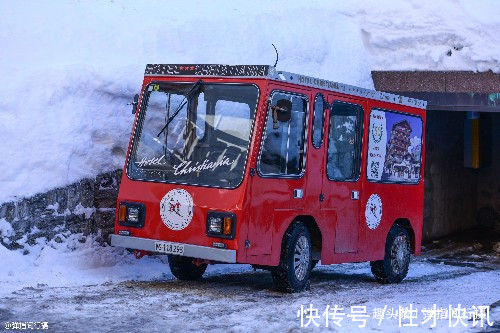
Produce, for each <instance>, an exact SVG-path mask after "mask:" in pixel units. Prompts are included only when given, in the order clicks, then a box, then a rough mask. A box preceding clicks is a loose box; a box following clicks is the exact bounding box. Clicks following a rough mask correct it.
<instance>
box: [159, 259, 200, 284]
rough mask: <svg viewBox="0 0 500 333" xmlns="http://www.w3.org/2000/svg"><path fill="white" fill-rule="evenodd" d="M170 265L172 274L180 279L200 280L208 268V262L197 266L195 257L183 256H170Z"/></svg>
mask: <svg viewBox="0 0 500 333" xmlns="http://www.w3.org/2000/svg"><path fill="white" fill-rule="evenodd" d="M168 265H169V266H170V270H171V271H172V274H174V276H175V277H176V278H178V279H179V280H187V281H190V280H198V279H199V278H201V277H202V276H203V273H205V270H206V269H207V264H201V265H199V266H197V265H196V264H195V263H194V259H193V258H189V257H181V256H173V255H169V256H168Z"/></svg>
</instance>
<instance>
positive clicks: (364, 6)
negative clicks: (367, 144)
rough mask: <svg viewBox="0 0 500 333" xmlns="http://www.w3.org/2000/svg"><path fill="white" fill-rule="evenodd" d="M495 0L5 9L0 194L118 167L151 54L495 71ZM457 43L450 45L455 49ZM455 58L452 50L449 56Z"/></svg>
mask: <svg viewBox="0 0 500 333" xmlns="http://www.w3.org/2000/svg"><path fill="white" fill-rule="evenodd" d="M499 11H500V3H499V2H498V1H495V0H490V1H488V0H483V1H479V2H478V1H473V2H472V1H467V0H462V1H453V0H443V1H434V2H420V1H406V2H403V1H395V0H394V1H390V0H385V1H383V2H380V1H376V2H374V1H360V2H331V1H316V2H302V1H295V2H289V1H273V2H266V1H262V0H261V1H252V2H234V3H233V2H226V1H212V2H206V1H201V0H193V1H184V2H182V3H175V4H172V3H169V2H160V1H147V2H145V3H142V2H136V1H132V0H123V1H107V2H97V3H86V2H80V1H76V0H74V1H66V2H51V3H41V2H38V1H34V0H28V1H22V2H7V1H4V2H1V4H0V43H1V44H2V48H1V49H0V84H1V86H2V90H1V91H0V148H1V149H2V151H7V152H8V154H7V156H6V158H4V159H3V160H2V166H3V168H2V171H3V172H2V173H1V175H0V184H1V187H2V191H1V192H0V203H2V202H6V201H9V200H13V199H15V198H19V197H23V196H30V195H33V194H35V193H38V192H43V191H46V190H49V189H52V188H54V187H57V186H64V185H67V184H69V183H72V182H74V181H77V180H79V179H81V178H83V177H94V176H95V175H96V174H98V173H100V172H104V171H109V170H113V169H116V168H121V167H122V166H123V162H124V156H125V152H126V149H127V145H128V139H129V133H130V130H131V126H132V121H133V115H132V114H131V112H130V107H129V106H126V103H127V102H129V101H131V100H132V96H133V95H134V94H135V93H137V92H138V91H139V89H140V86H141V83H142V76H143V72H144V68H145V65H146V64H147V63H227V64H274V61H275V52H274V49H273V47H272V46H271V43H274V44H275V45H276V46H277V48H278V51H279V62H278V68H279V69H283V70H287V71H291V72H297V73H302V74H306V75H310V76H316V77H322V78H327V79H331V80H335V81H339V82H344V83H348V84H352V85H357V86H362V87H365V88H373V83H372V81H371V76H370V71H371V70H415V69H421V70H473V71H485V70H493V71H495V72H500V67H499V54H500V35H499V34H498V31H500V19H499V18H498V15H496V13H498V12H499ZM450 52H451V53H450ZM448 54H450V55H448Z"/></svg>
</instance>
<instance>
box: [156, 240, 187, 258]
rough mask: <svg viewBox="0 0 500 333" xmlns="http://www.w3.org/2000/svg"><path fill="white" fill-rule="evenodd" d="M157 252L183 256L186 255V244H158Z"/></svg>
mask: <svg viewBox="0 0 500 333" xmlns="http://www.w3.org/2000/svg"><path fill="white" fill-rule="evenodd" d="M155 251H156V252H162V253H168V254H176V255H179V256H182V255H184V244H175V243H170V242H156V243H155Z"/></svg>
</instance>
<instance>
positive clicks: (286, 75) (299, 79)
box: [144, 64, 427, 109]
mask: <svg viewBox="0 0 500 333" xmlns="http://www.w3.org/2000/svg"><path fill="white" fill-rule="evenodd" d="M144 76H219V77H220V76H226V77H258V78H267V79H270V80H276V81H283V82H289V83H295V84H298V85H303V86H308V87H314V88H318V89H324V90H330V91H334V92H339V93H344V94H348V95H353V96H359V97H364V98H369V99H375V100H379V101H383V102H388V103H395V104H400V105H406V106H411V107H415V108H419V109H425V108H426V106H427V102H426V101H424V100H420V99H416V98H410V97H405V96H400V95H395V94H390V93H386V92H382V91H376V90H371V89H365V88H361V87H355V86H350V85H348V84H344V83H339V82H334V81H329V80H324V79H318V78H314V77H310V76H305V75H301V74H294V73H290V72H285V71H278V70H276V68H274V66H269V65H213V64H182V65H181V64H167V65H164V64H148V65H147V66H146V71H145V72H144Z"/></svg>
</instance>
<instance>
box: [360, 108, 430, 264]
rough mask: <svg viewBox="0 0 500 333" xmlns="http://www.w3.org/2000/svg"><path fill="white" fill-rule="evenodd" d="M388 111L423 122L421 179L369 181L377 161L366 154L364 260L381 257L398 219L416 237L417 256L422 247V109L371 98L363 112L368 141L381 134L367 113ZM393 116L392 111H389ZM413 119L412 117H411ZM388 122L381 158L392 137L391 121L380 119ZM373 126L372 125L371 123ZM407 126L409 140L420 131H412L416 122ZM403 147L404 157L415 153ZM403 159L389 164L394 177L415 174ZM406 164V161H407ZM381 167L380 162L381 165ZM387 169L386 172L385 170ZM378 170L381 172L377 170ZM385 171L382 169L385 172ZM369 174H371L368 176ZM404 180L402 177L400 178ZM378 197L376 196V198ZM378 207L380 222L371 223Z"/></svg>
mask: <svg viewBox="0 0 500 333" xmlns="http://www.w3.org/2000/svg"><path fill="white" fill-rule="evenodd" d="M373 109H376V110H387V111H388V110H390V111H394V112H396V113H397V114H400V115H402V117H403V118H399V119H403V120H404V118H405V117H406V116H405V114H407V115H410V116H411V115H413V116H418V117H419V119H418V120H419V121H420V119H421V121H422V134H421V139H422V141H421V168H420V170H418V175H419V177H420V180H419V181H418V183H415V184H401V183H397V182H396V181H395V180H394V179H396V178H394V179H393V180H387V181H384V182H374V181H371V180H368V179H367V177H369V176H367V175H368V174H367V173H369V172H374V170H372V168H371V166H372V162H374V161H375V162H376V160H373V159H372V160H370V159H369V157H368V156H366V159H365V160H364V164H365V170H364V174H363V179H364V181H363V193H362V196H361V220H362V223H361V225H360V241H361V251H362V252H363V253H365V255H364V257H365V258H366V259H365V260H379V259H382V258H383V256H384V246H385V241H386V237H387V234H388V232H389V230H390V228H391V227H392V225H393V224H394V223H395V222H396V221H397V220H406V221H409V223H410V224H411V226H412V229H413V232H414V235H415V238H414V241H413V242H412V247H413V248H414V253H415V254H416V255H418V254H419V253H420V248H421V244H420V243H421V239H422V223H423V196H424V166H425V110H420V109H415V108H410V107H405V106H401V105H394V104H389V103H383V102H379V101H370V103H369V104H368V110H367V114H366V117H365V118H366V122H367V125H368V126H367V127H369V130H368V131H367V133H365V134H366V135H367V144H368V142H369V141H368V140H370V136H375V137H376V138H377V139H378V138H379V136H380V135H381V134H380V133H379V130H378V129H377V128H374V127H379V126H378V125H377V120H376V119H374V117H372V119H370V112H371V111H372V110H373ZM391 115H392V114H391ZM412 119H413V118H412ZM382 121H385V122H386V124H387V127H389V128H385V127H384V128H383V130H384V131H386V133H382V134H383V135H382V137H383V140H385V141H386V142H388V143H387V144H386V145H385V148H386V150H387V151H386V152H385V153H384V154H383V155H384V157H385V156H387V154H388V153H389V150H390V149H391V148H390V146H391V145H393V144H390V143H389V141H391V136H394V135H395V134H393V133H392V132H393V127H394V124H393V123H391V121H390V120H383V119H382ZM374 125H375V126H374ZM411 125H412V126H411V127H414V128H412V129H410V131H411V132H410V135H411V136H410V139H411V140H415V137H416V136H418V135H419V133H416V132H415V127H416V128H418V125H414V124H413V123H412V124H411ZM371 140H372V142H374V141H373V140H374V138H371ZM402 148H403V149H404V154H402V156H403V160H404V159H410V157H408V155H409V154H410V153H412V152H413V153H414V151H415V149H414V148H415V147H412V146H408V144H405V145H403V146H402ZM370 153H373V149H372V150H371V151H370V152H368V154H370ZM404 163H405V161H403V162H401V163H399V164H398V163H393V164H392V168H391V169H392V171H391V172H392V173H394V174H395V177H396V176H397V177H406V178H407V177H415V174H412V175H411V176H409V175H408V173H409V170H410V167H404ZM383 164H384V167H385V168H386V169H387V170H388V168H389V165H390V164H388V163H387V161H386V158H384V159H383ZM408 164H409V163H408ZM381 166H382V164H381ZM387 170H386V171H387ZM379 172H382V170H380V171H379ZM384 172H385V171H384ZM370 177H371V176H370ZM401 179H403V178H401ZM389 181H393V183H388V182H389ZM377 197H378V198H377ZM378 206H380V207H381V217H380V222H379V223H380V224H379V225H376V223H375V224H374V221H375V222H376V219H374V218H373V216H370V215H371V211H377V209H378V208H377V207H378Z"/></svg>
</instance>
